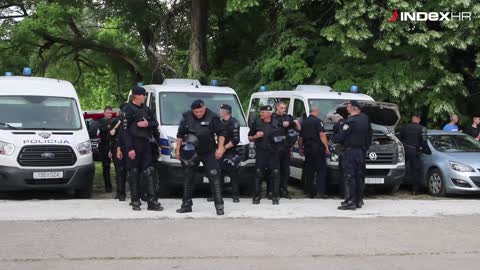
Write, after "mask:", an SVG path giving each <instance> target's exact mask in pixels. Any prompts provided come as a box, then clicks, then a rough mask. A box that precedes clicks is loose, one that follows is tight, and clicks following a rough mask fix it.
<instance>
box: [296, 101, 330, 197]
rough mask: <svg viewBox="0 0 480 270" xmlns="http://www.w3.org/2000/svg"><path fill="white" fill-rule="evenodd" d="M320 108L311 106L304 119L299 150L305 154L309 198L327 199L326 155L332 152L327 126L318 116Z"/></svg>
mask: <svg viewBox="0 0 480 270" xmlns="http://www.w3.org/2000/svg"><path fill="white" fill-rule="evenodd" d="M319 115H320V109H319V108H318V107H312V108H310V115H309V116H308V117H307V118H306V119H305V120H303V122H302V128H301V130H300V142H299V151H300V154H301V155H304V156H305V170H304V173H305V181H306V183H307V187H308V190H306V193H307V196H308V197H309V198H312V199H313V198H315V197H316V198H321V199H326V198H327V197H328V196H327V182H326V177H327V164H326V161H325V157H326V155H329V154H330V150H329V148H328V140H327V135H326V133H325V126H324V124H323V122H322V120H320V118H318V116H319Z"/></svg>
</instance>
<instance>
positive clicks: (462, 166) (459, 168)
mask: <svg viewBox="0 0 480 270" xmlns="http://www.w3.org/2000/svg"><path fill="white" fill-rule="evenodd" d="M448 165H450V168H452V170H454V171H458V172H474V171H475V170H474V169H473V168H472V167H470V166H468V165H465V164H462V163H458V162H454V161H449V162H448Z"/></svg>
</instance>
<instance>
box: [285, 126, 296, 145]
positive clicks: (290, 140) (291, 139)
mask: <svg viewBox="0 0 480 270" xmlns="http://www.w3.org/2000/svg"><path fill="white" fill-rule="evenodd" d="M297 140H298V132H297V131H296V130H295V129H293V128H292V129H289V130H288V135H287V144H288V145H289V146H293V145H294V144H295V143H296V142H297Z"/></svg>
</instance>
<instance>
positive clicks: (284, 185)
mask: <svg viewBox="0 0 480 270" xmlns="http://www.w3.org/2000/svg"><path fill="white" fill-rule="evenodd" d="M286 112H287V104H285V102H283V101H280V102H278V103H277V104H276V110H275V113H274V114H273V117H274V118H275V119H277V121H279V122H280V123H282V130H283V132H284V135H285V136H286V137H289V136H294V137H295V138H294V139H293V140H289V139H287V140H285V143H284V144H283V145H282V146H281V147H280V148H279V151H278V156H279V161H280V197H282V198H287V199H290V195H289V194H288V179H289V178H290V161H291V154H292V153H291V148H292V146H293V144H294V143H295V141H296V139H297V138H298V136H296V134H295V133H294V132H296V130H297V126H296V123H295V122H294V120H293V116H291V115H288V114H287V113H286ZM292 143H293V144H292ZM268 191H269V192H270V190H268Z"/></svg>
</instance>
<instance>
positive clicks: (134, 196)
mask: <svg viewBox="0 0 480 270" xmlns="http://www.w3.org/2000/svg"><path fill="white" fill-rule="evenodd" d="M138 176H139V175H138V170H137V169H130V170H129V171H128V173H127V180H128V184H129V185H130V197H131V200H132V202H131V206H132V209H133V210H136V211H140V205H142V204H141V203H140V200H139V198H138Z"/></svg>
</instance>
